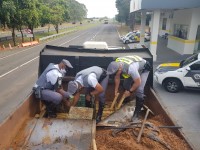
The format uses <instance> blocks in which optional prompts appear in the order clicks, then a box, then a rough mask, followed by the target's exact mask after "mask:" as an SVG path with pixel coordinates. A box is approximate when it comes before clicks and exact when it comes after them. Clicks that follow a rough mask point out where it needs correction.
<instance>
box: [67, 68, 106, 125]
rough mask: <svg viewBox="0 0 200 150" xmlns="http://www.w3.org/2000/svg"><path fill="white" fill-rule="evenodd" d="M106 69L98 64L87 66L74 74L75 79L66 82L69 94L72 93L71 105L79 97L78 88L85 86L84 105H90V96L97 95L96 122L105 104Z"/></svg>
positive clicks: (74, 103)
mask: <svg viewBox="0 0 200 150" xmlns="http://www.w3.org/2000/svg"><path fill="white" fill-rule="evenodd" d="M108 78H109V76H108V75H107V73H106V71H105V70H104V69H103V68H101V67H98V66H93V67H89V68H87V69H84V70H82V71H80V72H78V73H77V74H76V77H75V80H74V81H70V82H69V83H68V90H67V92H68V93H69V94H70V96H72V95H74V100H73V103H72V106H75V105H76V104H77V102H78V100H79V97H80V90H81V89H82V88H87V91H86V101H85V105H86V107H92V103H91V97H92V96H96V95H98V96H99V109H98V113H97V118H96V121H97V123H98V122H100V121H101V117H102V113H103V109H104V105H105V91H106V88H107V84H108Z"/></svg>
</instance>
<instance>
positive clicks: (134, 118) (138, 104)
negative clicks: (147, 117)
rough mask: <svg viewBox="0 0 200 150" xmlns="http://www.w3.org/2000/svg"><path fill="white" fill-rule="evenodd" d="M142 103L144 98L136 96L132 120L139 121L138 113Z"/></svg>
mask: <svg viewBox="0 0 200 150" xmlns="http://www.w3.org/2000/svg"><path fill="white" fill-rule="evenodd" d="M143 104H144V98H139V97H136V106H135V111H134V113H133V117H132V119H131V121H132V122H139V115H140V112H141V109H142V107H143Z"/></svg>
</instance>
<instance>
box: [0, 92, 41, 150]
mask: <svg viewBox="0 0 200 150" xmlns="http://www.w3.org/2000/svg"><path fill="white" fill-rule="evenodd" d="M37 112H39V101H37V100H35V99H34V97H33V96H32V95H30V96H29V97H28V99H26V100H25V101H24V103H22V104H20V105H19V106H17V107H16V110H14V111H13V113H12V114H11V115H10V116H9V117H8V118H7V119H6V120H5V121H4V122H3V123H2V124H1V125H0V135H1V136H0V149H8V147H9V146H10V144H11V142H12V140H13V139H14V137H15V136H16V134H17V133H18V131H19V130H20V128H22V125H23V124H24V122H25V120H27V119H29V118H30V117H34V115H35V114H36V113H37Z"/></svg>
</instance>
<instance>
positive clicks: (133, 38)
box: [122, 31, 151, 44]
mask: <svg viewBox="0 0 200 150" xmlns="http://www.w3.org/2000/svg"><path fill="white" fill-rule="evenodd" d="M150 37H151V36H150V33H146V32H145V36H144V41H145V42H146V41H149V40H150ZM122 41H123V43H124V44H128V43H137V42H139V41H140V31H137V32H134V33H132V34H128V36H125V37H124V38H123V39H122Z"/></svg>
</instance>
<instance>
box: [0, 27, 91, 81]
mask: <svg viewBox="0 0 200 150" xmlns="http://www.w3.org/2000/svg"><path fill="white" fill-rule="evenodd" d="M87 32H88V31H87ZM87 32H84V33H82V34H80V35H78V36H76V37H74V38H72V39H71V40H69V41H67V42H64V43H62V44H60V45H59V46H62V45H64V44H66V43H68V42H70V41H72V40H74V39H76V38H78V37H80V36H81V35H83V34H85V33H87ZM49 42H50V41H49ZM46 43H48V42H46ZM37 46H40V45H36V46H34V47H37ZM31 48H33V47H30V48H27V49H25V50H22V51H20V52H17V53H14V54H11V55H8V56H5V57H1V58H0V59H5V58H7V57H10V56H13V55H16V54H18V53H21V52H24V51H27V50H29V49H31ZM37 58H39V56H37V57H35V58H33V59H31V60H29V61H27V62H25V63H24V64H22V65H20V66H17V67H15V68H14V69H12V70H10V71H8V72H6V73H4V74H2V75H0V78H2V77H4V76H6V75H8V74H9V73H11V72H13V71H15V70H17V69H19V68H21V67H22V66H24V65H26V64H28V63H30V62H32V61H34V60H35V59H37Z"/></svg>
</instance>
